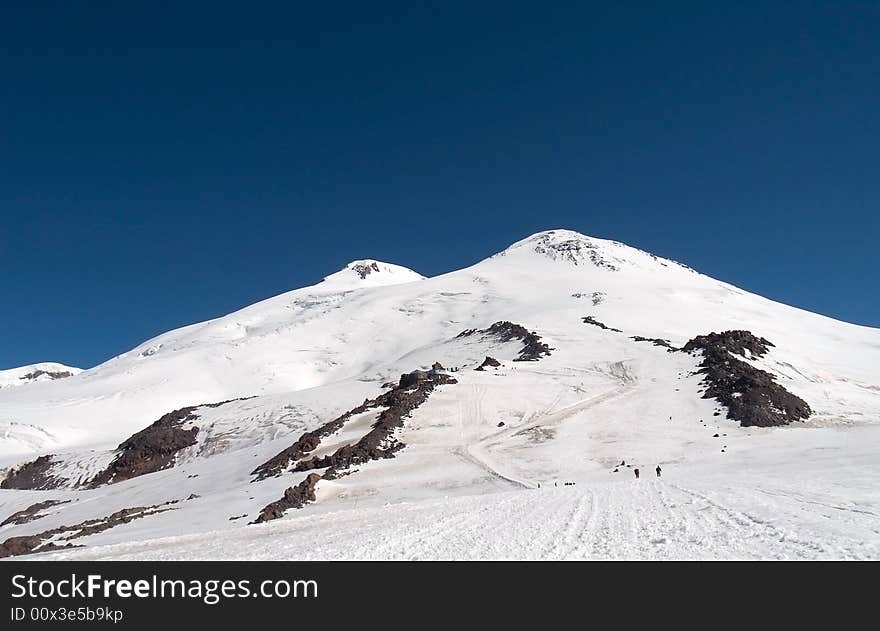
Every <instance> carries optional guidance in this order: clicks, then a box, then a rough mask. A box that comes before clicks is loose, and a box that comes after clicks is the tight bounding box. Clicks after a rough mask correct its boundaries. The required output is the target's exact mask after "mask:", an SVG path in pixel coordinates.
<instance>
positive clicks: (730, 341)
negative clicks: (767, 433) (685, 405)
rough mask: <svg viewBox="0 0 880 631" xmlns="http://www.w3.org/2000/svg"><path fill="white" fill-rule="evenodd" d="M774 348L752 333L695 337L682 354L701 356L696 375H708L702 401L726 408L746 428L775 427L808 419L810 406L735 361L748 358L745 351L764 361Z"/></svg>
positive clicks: (767, 376)
mask: <svg viewBox="0 0 880 631" xmlns="http://www.w3.org/2000/svg"><path fill="white" fill-rule="evenodd" d="M772 346H773V344H772V343H771V342H770V341H769V340H766V339H764V338H762V337H757V336H755V335H753V334H752V333H750V332H749V331H725V332H723V333H710V334H709V335H700V336H698V337H695V338H693V339H692V340H690V341H689V342H688V343H687V344H685V345H684V347H683V348H682V349H681V350H682V351H684V352H687V353H696V352H701V353H702V355H703V361H702V362H701V363H700V369H699V370H698V371H697V372H699V373H702V374H704V375H705V377H704V378H703V382H702V383H703V385H705V386H706V390H705V392H704V393H703V398H704V399H715V400H716V401H718V402H719V403H721V404H723V405H725V406H726V407H727V418H729V419H732V420H736V421H739V423H740V425H742V426H743V427H750V426H757V427H775V426H779V425H788V424H789V423H793V422H794V421H801V420H804V419H806V418H809V416H810V415H811V414H812V410H811V409H810V406H809V405H808V404H807V402H806V401H804V400H803V399H801V398H799V397H797V396H795V395H794V394H792V393H791V392H789V391H788V390H786V389H785V388H784V387H782V386H781V385H779V384H778V383H776V378H775V377H774V376H773V375H771V374H770V373H768V372H766V371H763V370H760V369H758V368H755V367H754V366H752V365H751V364H749V363H747V362H745V361H742V360H741V359H737V358H736V357H734V354H737V355H741V356H743V357H745V356H746V351H748V352H749V353H750V354H751V355H752V356H754V357H762V356H764V355H765V354H766V353H767V351H768V350H769V348H770V347H772ZM715 415H716V416H718V415H719V413H718V412H715Z"/></svg>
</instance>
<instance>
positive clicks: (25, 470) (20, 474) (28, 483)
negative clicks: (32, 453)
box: [0, 454, 67, 491]
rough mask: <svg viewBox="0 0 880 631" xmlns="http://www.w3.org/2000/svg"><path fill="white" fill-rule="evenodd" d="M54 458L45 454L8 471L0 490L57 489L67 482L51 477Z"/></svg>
mask: <svg viewBox="0 0 880 631" xmlns="http://www.w3.org/2000/svg"><path fill="white" fill-rule="evenodd" d="M54 458H55V456H54V455H53V454H47V455H45V456H40V457H39V458H37V459H36V460H31V461H30V462H26V463H24V464H23V465H21V466H19V467H16V468H14V469H12V471H10V472H9V473H8V474H7V476H6V477H5V478H4V479H3V481H2V482H0V489H29V490H33V491H45V490H49V489H57V488H58V487H59V486H61V485H63V484H64V483H65V482H67V480H65V479H64V478H59V477H56V476H54V475H52V468H53V466H54V465H55V461H54Z"/></svg>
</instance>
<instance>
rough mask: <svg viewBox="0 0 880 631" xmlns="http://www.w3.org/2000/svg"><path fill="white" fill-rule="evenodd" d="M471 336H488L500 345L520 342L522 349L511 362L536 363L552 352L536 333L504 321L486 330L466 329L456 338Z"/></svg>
mask: <svg viewBox="0 0 880 631" xmlns="http://www.w3.org/2000/svg"><path fill="white" fill-rule="evenodd" d="M471 335H484V336H490V337H493V338H495V339H496V340H498V341H499V342H502V343H504V342H510V341H511V340H519V341H521V342H522V344H523V348H522V350H521V351H520V352H519V356H518V357H516V358H515V359H514V360H513V361H515V362H517V361H519V362H524V361H538V360H539V359H541V357H543V356H545V355H550V352H551V351H552V350H553V349H552V348H550V347H549V346H548V345H547V344H545V343H544V342H542V341H541V336H540V335H538V334H537V333H535V332H533V331H529V330H528V329H526V328H525V327H524V326H521V325H519V324H514V323H513V322H508V321H506V320H502V321H500V322H496V323H495V324H493V325H492V326H490V327H489V328H488V329H467V330H465V331H462V332H461V333H459V334H458V335H457V336H456V337H469V336H471Z"/></svg>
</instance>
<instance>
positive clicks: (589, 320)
mask: <svg viewBox="0 0 880 631" xmlns="http://www.w3.org/2000/svg"><path fill="white" fill-rule="evenodd" d="M581 320H583V323H584V324H592V325H593V326H597V327H599V328H600V329H604V330H606V331H614V332H615V333H623V331H621V330H620V329H614V328H611V327H610V326H606V325H605V324H603V323H601V322H599V321H598V320H597V319H596V318H594V317H593V316H584V317H583V318H581Z"/></svg>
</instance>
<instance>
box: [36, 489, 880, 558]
mask: <svg viewBox="0 0 880 631" xmlns="http://www.w3.org/2000/svg"><path fill="white" fill-rule="evenodd" d="M741 491H742V489H736V488H734V489H731V490H730V491H729V496H725V495H724V494H723V493H719V492H714V493H712V494H711V495H710V493H708V492H706V491H702V490H695V489H692V488H689V487H686V486H681V485H679V484H676V483H668V482H665V481H663V480H662V479H661V480H656V479H650V480H639V481H637V480H627V481H624V482H609V483H605V484H602V485H596V486H595V487H593V488H589V489H578V488H577V487H574V488H572V487H569V488H565V489H540V490H538V489H532V490H519V491H509V492H500V493H496V494H492V495H488V496H482V497H463V498H452V499H448V500H443V501H429V502H421V503H417V504H409V503H402V504H396V505H388V506H384V507H378V508H369V509H361V510H354V509H350V510H345V511H338V512H333V513H330V514H326V515H324V517H325V519H318V518H317V516H315V515H311V516H306V515H302V516H299V514H298V515H297V516H294V517H292V518H290V519H287V520H284V521H283V522H278V523H275V524H270V525H267V526H248V527H246V528H244V529H240V530H233V531H228V532H224V533H219V532H218V533H206V534H204V535H192V536H184V537H170V538H165V539H158V540H155V541H145V542H138V543H130V544H119V545H112V546H105V547H98V548H93V549H84V550H74V551H69V552H56V553H50V554H48V555H40V556H41V557H45V558H52V559H90V558H101V559H172V558H184V559H201V558H206V559H210V558H232V559H319V560H320V559H339V558H345V559H356V560H365V559H369V560H383V559H388V560H424V559H558V560H575V559H793V560H797V559H823V558H828V559H873V558H877V552H878V551H877V544H876V542H873V543H872V542H867V541H863V540H858V539H855V538H851V537H847V536H837V537H829V536H828V533H819V532H814V531H811V530H810V529H809V528H803V527H796V526H795V525H794V522H791V521H788V519H787V518H788V517H789V516H790V510H789V509H788V508H786V503H787V500H788V499H789V497H788V496H784V497H783V498H782V500H783V501H782V502H769V503H766V504H764V505H761V506H760V507H759V510H751V509H750V510H742V509H740V508H737V507H736V506H735V505H734V503H735V502H737V501H738V500H739V499H741V497H740V496H739V494H740V492H741ZM861 515H862V518H863V520H864V521H865V522H866V523H870V525H871V527H872V528H874V529H876V528H877V527H878V526H880V519H878V518H877V517H876V515H867V514H864V513H862V514H861ZM328 524H332V526H330V527H328Z"/></svg>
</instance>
